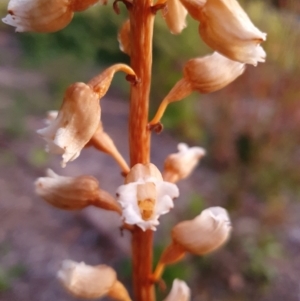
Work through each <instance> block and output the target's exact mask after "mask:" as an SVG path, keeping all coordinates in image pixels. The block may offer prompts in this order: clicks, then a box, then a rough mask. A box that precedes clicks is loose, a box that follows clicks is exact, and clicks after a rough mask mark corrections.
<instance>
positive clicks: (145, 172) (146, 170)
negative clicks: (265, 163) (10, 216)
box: [117, 163, 179, 231]
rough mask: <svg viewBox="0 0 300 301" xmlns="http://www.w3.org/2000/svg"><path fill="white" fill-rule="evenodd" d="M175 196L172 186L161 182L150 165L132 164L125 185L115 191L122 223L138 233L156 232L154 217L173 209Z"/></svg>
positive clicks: (153, 167) (161, 179)
mask: <svg viewBox="0 0 300 301" xmlns="http://www.w3.org/2000/svg"><path fill="white" fill-rule="evenodd" d="M178 196H179V191H178V188H177V186H176V185H175V184H172V183H168V182H164V181H163V178H162V175H161V173H160V172H159V170H158V169H157V167H156V166H155V165H153V164H151V163H150V164H145V165H143V164H136V165H135V166H134V167H133V168H132V169H131V170H130V172H129V174H128V175H127V177H126V180H125V185H122V186H120V187H119V188H118V190H117V200H118V202H119V203H120V205H121V206H122V208H123V214H122V217H123V220H124V222H125V223H127V224H130V225H137V226H139V227H140V228H141V229H142V230H144V231H146V230H147V229H151V230H156V226H157V225H158V224H159V221H158V218H159V216H160V215H162V214H166V213H168V212H169V211H170V209H171V208H173V207H174V204H173V199H174V198H177V197H178Z"/></svg>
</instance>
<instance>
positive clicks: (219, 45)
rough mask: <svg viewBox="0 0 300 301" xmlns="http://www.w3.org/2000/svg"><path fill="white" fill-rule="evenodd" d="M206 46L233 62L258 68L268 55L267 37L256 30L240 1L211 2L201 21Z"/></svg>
mask: <svg viewBox="0 0 300 301" xmlns="http://www.w3.org/2000/svg"><path fill="white" fill-rule="evenodd" d="M197 20H198V21H200V25H199V33H200V35H201V37H202V39H203V40H204V42H205V43H206V44H207V45H208V46H210V47H211V48H213V49H215V50H216V51H218V52H220V53H222V54H223V55H225V56H227V57H228V58H230V59H231V60H234V61H238V62H241V63H246V64H251V65H254V66H256V65H257V63H258V62H264V61H265V58H266V53H265V51H264V50H263V48H262V47H261V46H260V43H261V42H263V41H265V40H266V36H267V35H266V34H265V33H263V32H261V31H260V30H259V29H258V28H256V27H255V26H254V25H253V23H252V22H251V20H250V19H249V17H248V15H247V14H246V13H245V11H244V10H243V9H242V8H241V6H240V5H239V3H238V2H237V1H236V0H207V1H206V3H205V5H204V6H203V8H202V9H201V13H200V14H199V16H198V17H197Z"/></svg>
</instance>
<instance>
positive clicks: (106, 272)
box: [57, 260, 117, 299]
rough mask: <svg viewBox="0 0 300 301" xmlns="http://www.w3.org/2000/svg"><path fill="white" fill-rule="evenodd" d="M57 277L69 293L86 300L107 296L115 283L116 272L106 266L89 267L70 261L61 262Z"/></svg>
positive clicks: (82, 263)
mask: <svg viewBox="0 0 300 301" xmlns="http://www.w3.org/2000/svg"><path fill="white" fill-rule="evenodd" d="M57 277H58V279H59V280H60V282H61V284H62V285H63V287H64V288H65V289H66V290H67V291H68V292H69V293H71V294H72V295H73V296H75V297H77V298H86V299H97V298H101V297H103V296H105V295H107V294H108V293H109V291H110V290H111V288H112V287H113V285H114V284H115V282H116V281H117V275H116V272H115V271H114V269H112V268H111V267H109V266H107V265H103V264H101V265H97V266H89V265H86V264H85V263H84V262H81V263H77V262H75V261H72V260H64V261H63V262H62V266H61V269H60V270H59V271H58V273H57Z"/></svg>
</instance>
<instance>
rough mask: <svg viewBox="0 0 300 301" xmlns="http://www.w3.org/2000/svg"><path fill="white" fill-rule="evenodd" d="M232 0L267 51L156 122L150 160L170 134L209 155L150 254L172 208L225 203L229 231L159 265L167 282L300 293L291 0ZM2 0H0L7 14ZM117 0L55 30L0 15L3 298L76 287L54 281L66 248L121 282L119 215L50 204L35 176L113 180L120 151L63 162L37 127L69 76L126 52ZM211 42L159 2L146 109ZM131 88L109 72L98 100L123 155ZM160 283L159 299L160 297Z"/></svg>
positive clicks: (214, 298) (83, 76) (297, 106)
mask: <svg viewBox="0 0 300 301" xmlns="http://www.w3.org/2000/svg"><path fill="white" fill-rule="evenodd" d="M240 2H241V4H242V6H243V7H244V9H245V10H246V12H247V13H248V14H249V15H250V17H251V19H252V20H253V23H254V24H255V25H256V26H257V27H258V28H259V29H261V31H263V32H267V33H268V39H267V42H265V43H263V45H262V46H263V47H264V49H265V50H266V52H267V62H266V63H264V64H259V65H258V66H257V67H252V66H248V67H247V70H246V72H245V73H244V74H243V75H242V76H241V77H240V78H238V79H237V80H236V81H235V82H234V83H232V84H231V85H229V86H228V87H226V88H225V89H223V90H221V91H218V92H215V93H212V94H208V95H200V94H196V93H194V94H193V95H192V96H191V97H189V98H187V99H185V100H183V101H181V102H178V103H174V104H171V105H170V106H169V108H168V110H167V112H166V115H165V116H164V118H163V120H162V121H163V124H164V127H165V130H164V132H163V133H162V134H161V135H159V136H157V135H153V145H152V158H153V162H154V163H155V164H157V165H158V166H159V167H160V168H161V167H162V166H163V160H164V158H165V157H166V156H167V155H168V154H169V153H172V152H176V145H177V143H178V142H179V141H180V142H181V141H184V142H187V143H188V144H189V145H200V146H202V147H204V148H205V149H206V150H207V156H206V157H205V159H203V161H202V162H201V164H200V166H199V167H198V168H197V170H196V171H195V173H194V174H193V175H192V176H191V177H190V178H189V179H188V180H186V181H184V183H179V187H180V189H181V197H180V199H179V200H178V203H179V204H178V206H177V209H176V210H174V212H173V214H172V213H171V214H169V216H167V217H163V218H162V219H161V220H162V221H161V222H162V226H161V227H160V228H159V229H158V231H157V233H156V239H157V244H156V249H155V253H156V256H157V258H158V257H159V254H160V253H161V251H162V250H163V248H164V247H165V246H166V245H167V243H168V242H169V241H170V238H169V231H170V229H171V228H172V226H173V225H175V224H176V221H180V220H183V219H187V218H193V217H194V216H195V213H196V212H200V211H201V210H202V209H204V208H206V207H209V206H214V205H220V206H223V207H226V208H227V209H228V210H229V211H230V215H231V217H232V220H233V229H234V230H233V233H232V238H231V240H230V241H229V243H228V244H227V245H226V246H225V247H224V248H223V249H222V250H219V251H217V252H215V253H213V254H211V255H209V256H205V257H202V258H198V257H193V256H190V257H187V258H186V259H185V260H184V261H183V262H181V263H179V264H177V265H174V266H171V267H168V268H167V270H166V272H165V274H164V279H165V281H166V283H167V285H168V287H170V284H171V282H172V280H173V279H174V278H175V277H177V278H181V279H184V280H186V281H187V283H188V284H189V286H190V287H191V288H192V300H195V301H219V300H222V301H235V300H239V301H244V300H245V301H248V300H254V299H255V300H257V301H269V300H272V301H282V300H289V301H299V299H300V255H299V254H300V252H299V249H300V204H299V201H298V199H299V194H300V187H299V183H300V173H299V168H300V149H299V143H300V88H299V85H300V2H299V0H294V1H293V0H269V1H263V0H261V1H260V0H248V1H246V0H244V1H240ZM7 3H8V1H2V2H1V3H0V12H1V16H3V17H4V16H5V15H6V7H7ZM120 8H121V14H120V15H116V14H115V13H114V12H113V10H112V7H111V3H109V4H108V5H107V6H104V7H100V6H95V7H93V8H90V9H89V10H87V11H86V12H84V13H78V14H75V17H74V19H73V21H72V22H71V24H70V25H69V26H67V27H66V28H65V29H63V30H61V31H59V32H57V33H52V34H31V33H22V34H19V33H14V29H13V28H11V27H9V26H6V25H5V24H2V23H1V24H0V46H1V56H0V97H1V100H0V128H1V131H0V151H1V156H0V223H1V224H0V300H1V301H19V300H22V301H27V300H31V301H50V300H51V301H53V300H60V301H63V300H74V298H73V297H70V296H68V295H67V294H66V293H65V292H64V291H63V290H62V289H61V288H60V287H59V284H58V283H57V281H56V280H55V274H56V271H57V269H58V268H59V264H60V262H61V260H63V259H66V258H71V259H73V260H77V261H85V262H86V263H88V264H99V263H107V264H110V265H112V266H114V267H115V268H116V269H117V270H118V273H119V277H120V279H121V280H122V281H124V282H126V283H127V284H128V285H129V286H130V273H131V272H130V269H131V268H130V260H129V259H128V255H129V248H130V246H129V244H128V242H129V237H126V235H125V237H121V236H120V233H119V230H118V227H119V226H120V222H119V220H118V218H117V217H115V216H113V214H112V213H105V214H104V213H103V212H99V211H97V210H95V209H93V208H89V209H88V210H85V211H84V212H83V213H69V212H63V211H59V210H56V209H53V208H50V207H49V206H48V205H47V204H44V203H43V202H42V201H41V200H40V199H38V198H37V197H36V196H35V195H34V187H33V182H34V181H35V179H36V178H37V177H40V176H43V175H44V170H45V169H46V168H47V167H49V166H50V167H52V168H53V169H54V170H55V171H56V172H57V173H59V174H65V175H80V174H91V175H93V176H95V177H97V178H98V179H99V181H100V185H101V187H103V188H104V189H106V190H109V191H111V193H114V191H115V189H116V187H117V186H118V185H120V184H122V177H121V176H120V172H119V170H118V168H117V166H116V164H115V162H113V160H112V159H111V158H107V157H106V155H104V154H99V153H97V152H96V151H95V150H91V149H87V150H84V151H83V152H82V155H81V156H80V157H79V158H78V159H77V160H76V161H75V162H72V163H70V164H69V165H68V166H67V168H66V169H65V170H61V168H60V166H59V159H58V158H56V157H53V156H48V155H47V154H46V153H45V152H44V143H43V141H42V140H41V139H39V138H38V137H37V135H36V133H35V131H36V130H37V129H39V128H42V127H43V126H44V123H43V119H44V117H45V114H46V112H47V111H48V110H53V109H59V106H60V104H61V100H62V96H63V93H64V91H65V89H66V87H67V86H68V85H70V84H71V83H74V82H76V81H85V82H86V81H88V80H89V79H90V78H92V77H93V76H94V75H96V74H97V73H99V72H100V71H101V70H102V69H103V68H104V67H106V66H109V65H110V64H113V63H116V62H125V63H128V62H129V59H128V57H127V56H126V55H125V54H123V53H121V52H120V51H119V47H118V41H117V38H116V37H117V32H118V28H119V27H120V26H121V24H122V22H124V20H125V19H126V11H125V9H124V8H123V7H122V5H120ZM210 52H211V50H210V49H209V48H208V47H207V46H205V45H204V44H203V43H202V42H201V40H200V38H199V36H198V30H197V24H196V22H194V21H193V20H192V19H191V18H189V19H188V27H187V28H186V29H185V30H184V31H183V32H182V34H180V35H179V36H174V35H171V34H170V33H169V31H168V29H167V27H166V24H165V22H164V20H163V18H162V17H161V15H160V13H159V14H158V16H157V18H156V22H155V37H154V65H153V82H152V94H151V116H153V114H154V113H155V110H156V109H157V107H158V105H159V103H160V101H161V100H162V99H163V97H164V96H165V95H166V94H167V92H168V91H169V90H170V89H171V88H172V86H173V85H174V83H175V82H176V81H177V80H178V79H179V78H180V77H181V70H182V66H183V64H184V63H185V62H186V61H187V60H188V59H190V58H193V57H197V56H201V55H205V54H207V53H210ZM127 99H128V83H127V82H126V81H125V80H124V75H120V74H118V75H117V76H116V78H115V79H114V81H113V84H112V86H111V88H110V90H109V93H108V95H107V96H106V97H105V99H103V100H102V101H101V105H102V117H103V123H104V127H105V129H106V131H107V132H108V133H109V134H110V135H111V136H112V138H114V139H115V141H116V144H117V146H118V147H119V149H120V150H121V152H122V153H123V154H124V156H125V157H126V158H128V143H127V141H126V120H127V114H128V101H127ZM124 132H125V133H124ZM158 145H159V146H160V147H159V148H158ZM162 146H163V147H162ZM96 163H97V164H96ZM158 294H159V300H162V299H163V296H165V293H164V292H158Z"/></svg>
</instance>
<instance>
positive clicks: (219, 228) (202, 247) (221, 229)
mask: <svg viewBox="0 0 300 301" xmlns="http://www.w3.org/2000/svg"><path fill="white" fill-rule="evenodd" d="M230 232H231V224H230V219H229V216H228V214H227V211H226V210H225V209H224V208H221V207H211V208H208V209H205V210H203V211H202V212H201V214H200V215H198V216H197V217H195V218H194V219H193V220H188V221H183V222H180V223H179V224H177V225H176V226H175V227H174V228H173V229H172V238H173V242H174V243H175V244H178V245H180V246H181V247H183V248H184V249H185V250H186V252H190V253H193V254H197V255H204V254H207V253H210V252H212V251H214V250H215V249H217V248H219V247H220V246H221V245H223V244H224V243H225V242H226V241H227V239H228V237H229V235H230Z"/></svg>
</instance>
